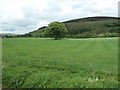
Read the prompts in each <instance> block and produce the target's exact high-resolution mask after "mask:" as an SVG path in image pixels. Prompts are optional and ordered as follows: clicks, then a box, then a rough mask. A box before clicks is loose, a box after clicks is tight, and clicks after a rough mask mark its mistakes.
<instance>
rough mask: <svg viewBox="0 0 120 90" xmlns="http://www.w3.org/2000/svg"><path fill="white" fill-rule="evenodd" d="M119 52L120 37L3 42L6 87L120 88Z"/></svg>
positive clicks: (6, 40)
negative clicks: (119, 83) (119, 79)
mask: <svg viewBox="0 0 120 90" xmlns="http://www.w3.org/2000/svg"><path fill="white" fill-rule="evenodd" d="M117 50H118V47H117V38H112V39H110V38H109V39H107V38H106V39H97V38H96V39H78V40H73V39H64V40H58V41H56V40H51V39H34V38H32V39H30V38H28V39H24V38H23V39H19V38H16V39H3V86H4V87H26V88H28V87H54V88H55V87H93V88H95V87H117V67H118V56H117V55H118V54H117V53H118V52H117ZM97 77H98V81H95V80H97Z"/></svg>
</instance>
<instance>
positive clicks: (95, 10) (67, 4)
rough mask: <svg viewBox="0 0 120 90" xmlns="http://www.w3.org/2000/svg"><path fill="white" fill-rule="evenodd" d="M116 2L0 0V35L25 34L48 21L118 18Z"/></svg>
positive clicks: (90, 0)
mask: <svg viewBox="0 0 120 90" xmlns="http://www.w3.org/2000/svg"><path fill="white" fill-rule="evenodd" d="M118 1H119V0H0V33H28V32H30V31H33V30H36V29H38V28H39V27H42V26H46V25H47V24H48V23H49V22H52V21H67V20H71V19H77V18H82V17H92V16H115V17H117V16H118Z"/></svg>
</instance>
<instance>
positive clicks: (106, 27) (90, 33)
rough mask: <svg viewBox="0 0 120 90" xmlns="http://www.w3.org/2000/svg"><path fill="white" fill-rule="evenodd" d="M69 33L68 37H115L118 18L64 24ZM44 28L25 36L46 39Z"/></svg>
mask: <svg viewBox="0 0 120 90" xmlns="http://www.w3.org/2000/svg"><path fill="white" fill-rule="evenodd" d="M63 23H64V24H65V25H66V27H67V29H68V33H67V35H66V37H73V38H79V37H109V36H110V37H114V36H117V33H118V27H119V26H120V25H119V23H118V18H117V17H87V18H81V19H74V20H69V21H65V22H63ZM44 28H46V27H45V26H44V27H41V28H39V29H38V30H35V31H33V32H30V33H28V34H25V35H26V36H32V37H44V33H43V32H44Z"/></svg>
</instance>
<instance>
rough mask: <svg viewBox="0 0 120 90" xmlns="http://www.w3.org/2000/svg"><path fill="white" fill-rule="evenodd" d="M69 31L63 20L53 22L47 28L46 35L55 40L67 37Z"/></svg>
mask: <svg viewBox="0 0 120 90" xmlns="http://www.w3.org/2000/svg"><path fill="white" fill-rule="evenodd" d="M66 32H68V30H67V28H66V26H65V25H64V24H63V23H61V22H57V21H56V22H51V23H50V24H48V27H47V28H46V29H45V36H47V37H50V38H54V39H55V40H57V39H61V38H64V37H65V33H66Z"/></svg>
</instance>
